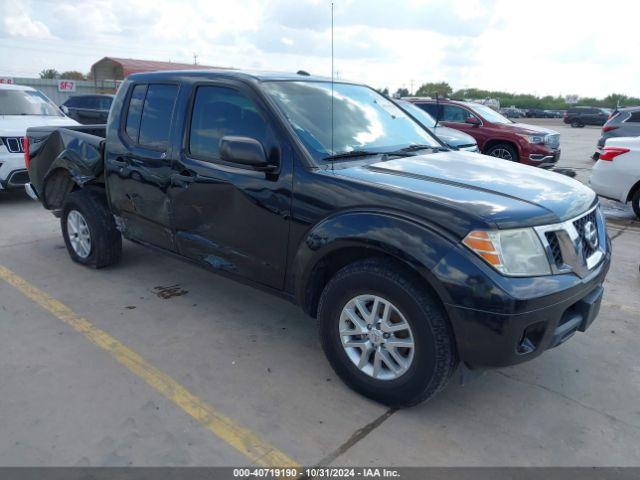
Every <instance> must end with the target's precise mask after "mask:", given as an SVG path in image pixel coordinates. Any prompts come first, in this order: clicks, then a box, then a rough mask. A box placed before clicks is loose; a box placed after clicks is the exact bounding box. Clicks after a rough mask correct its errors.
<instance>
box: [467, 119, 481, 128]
mask: <svg viewBox="0 0 640 480" xmlns="http://www.w3.org/2000/svg"><path fill="white" fill-rule="evenodd" d="M464 123H468V124H469V125H474V126H476V127H477V126H478V125H480V120H478V118H477V117H467V119H466V120H465V121H464Z"/></svg>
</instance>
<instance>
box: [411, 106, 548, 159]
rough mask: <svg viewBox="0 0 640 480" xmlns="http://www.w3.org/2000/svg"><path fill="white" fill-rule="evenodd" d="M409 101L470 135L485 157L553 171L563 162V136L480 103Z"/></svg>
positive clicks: (441, 121)
mask: <svg viewBox="0 0 640 480" xmlns="http://www.w3.org/2000/svg"><path fill="white" fill-rule="evenodd" d="M408 100H409V101H411V102H412V103H415V104H416V105H417V106H419V107H420V108H422V109H423V110H426V111H427V112H428V113H429V114H431V116H432V117H434V118H436V119H438V120H439V122H440V123H442V124H443V125H445V126H447V127H451V128H455V129H456V130H460V131H462V132H465V133H468V134H469V135H471V136H472V137H473V138H475V139H476V142H478V147H479V148H480V151H481V152H482V153H484V154H485V155H491V156H493V157H499V158H502V159H504V160H511V161H514V162H520V163H524V164H527V165H533V166H536V167H543V168H550V167H551V166H553V165H554V164H555V163H556V162H557V161H558V159H559V158H560V134H559V133H557V132H555V131H553V130H549V129H548V128H544V127H541V126H539V125H527V124H524V123H515V122H513V121H512V120H509V119H508V118H506V117H505V116H503V115H501V114H500V113H498V112H496V111H495V110H493V109H491V108H489V107H487V106H486V105H481V104H479V103H472V102H460V101H454V100H440V101H439V102H436V100H430V99H421V98H409V99H408ZM438 103H439V108H438Z"/></svg>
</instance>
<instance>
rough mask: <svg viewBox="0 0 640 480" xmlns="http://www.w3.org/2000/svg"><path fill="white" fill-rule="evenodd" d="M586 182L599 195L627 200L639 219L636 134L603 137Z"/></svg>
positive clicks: (639, 146)
mask: <svg viewBox="0 0 640 480" xmlns="http://www.w3.org/2000/svg"><path fill="white" fill-rule="evenodd" d="M589 186H590V187H591V188H593V190H594V191H595V192H596V193H597V194H598V195H600V196H602V197H606V198H610V199H612V200H617V201H618V202H622V203H627V202H631V206H632V207H633V211H634V213H635V214H636V216H637V217H638V219H640V137H615V138H609V139H607V141H606V143H605V146H604V148H603V150H602V153H601V154H600V157H599V159H598V161H597V162H596V164H595V165H594V166H593V170H592V171H591V176H590V177H589Z"/></svg>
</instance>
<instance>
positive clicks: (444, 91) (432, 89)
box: [416, 82, 453, 97]
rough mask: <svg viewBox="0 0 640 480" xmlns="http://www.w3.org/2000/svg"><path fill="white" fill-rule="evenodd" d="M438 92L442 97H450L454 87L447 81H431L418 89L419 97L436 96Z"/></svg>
mask: <svg viewBox="0 0 640 480" xmlns="http://www.w3.org/2000/svg"><path fill="white" fill-rule="evenodd" d="M436 93H437V94H438V95H440V96H441V97H448V96H450V95H451V94H452V93H453V88H451V85H449V84H448V83H447V82H429V83H425V84H422V85H421V86H420V88H418V90H417V91H416V96H418V97H435V96H436Z"/></svg>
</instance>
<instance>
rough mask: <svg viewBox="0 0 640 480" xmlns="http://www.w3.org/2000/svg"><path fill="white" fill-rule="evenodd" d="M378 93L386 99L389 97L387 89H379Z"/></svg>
mask: <svg viewBox="0 0 640 480" xmlns="http://www.w3.org/2000/svg"><path fill="white" fill-rule="evenodd" d="M378 93H380V94H382V95H384V96H385V97H388V96H389V89H388V88H387V87H384V88H378Z"/></svg>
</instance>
